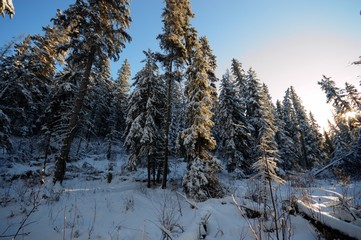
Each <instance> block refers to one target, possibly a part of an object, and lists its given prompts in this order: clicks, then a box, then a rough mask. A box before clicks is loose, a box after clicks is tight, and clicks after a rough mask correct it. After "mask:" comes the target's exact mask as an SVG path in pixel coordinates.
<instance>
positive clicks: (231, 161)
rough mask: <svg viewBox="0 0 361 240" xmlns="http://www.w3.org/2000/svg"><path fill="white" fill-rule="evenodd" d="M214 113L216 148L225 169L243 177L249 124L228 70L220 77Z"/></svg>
mask: <svg viewBox="0 0 361 240" xmlns="http://www.w3.org/2000/svg"><path fill="white" fill-rule="evenodd" d="M216 113H217V114H216V115H217V116H216V133H217V140H218V141H217V142H218V149H219V151H220V152H221V154H222V155H223V157H224V158H225V159H226V161H227V170H228V171H229V172H233V171H236V172H238V173H239V174H240V176H242V177H244V176H245V173H244V172H243V169H246V168H249V166H247V165H246V164H247V162H246V159H248V156H247V154H248V153H247V149H248V147H249V140H248V135H249V130H248V129H249V126H248V124H247V121H246V118H245V116H244V112H243V111H242V107H241V101H240V98H239V97H238V95H237V92H236V87H235V83H234V81H233V79H232V76H231V75H230V73H229V71H227V72H226V74H224V75H223V78H222V83H221V92H220V95H219V103H218V107H217V110H216Z"/></svg>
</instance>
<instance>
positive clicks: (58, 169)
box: [53, 46, 95, 184]
mask: <svg viewBox="0 0 361 240" xmlns="http://www.w3.org/2000/svg"><path fill="white" fill-rule="evenodd" d="M94 57H95V47H94V46H93V47H92V48H91V50H90V53H89V56H88V60H87V64H86V67H85V71H84V76H83V79H82V81H81V85H80V89H79V93H78V96H77V98H76V99H75V103H74V108H73V112H72V114H71V116H70V121H69V126H68V132H67V134H66V136H65V138H64V142H63V145H62V147H61V149H60V156H59V157H58V159H57V161H56V163H55V173H54V178H53V183H54V184H55V183H56V182H57V181H59V182H60V184H62V182H63V180H64V175H65V168H66V162H67V161H68V156H69V152H70V148H71V144H72V142H73V140H74V137H75V132H76V131H75V129H76V126H77V124H78V122H79V115H80V111H81V109H82V107H83V102H84V97H85V94H86V92H87V88H88V85H89V79H90V73H91V68H92V66H93V62H94Z"/></svg>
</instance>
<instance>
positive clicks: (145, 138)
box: [124, 50, 165, 187]
mask: <svg viewBox="0 0 361 240" xmlns="http://www.w3.org/2000/svg"><path fill="white" fill-rule="evenodd" d="M144 54H145V55H146V60H145V66H144V68H143V69H142V70H141V71H139V72H138V73H137V74H136V76H135V77H134V80H135V82H134V87H135V89H134V91H133V93H132V94H131V97H130V102H129V111H128V116H127V121H126V123H127V129H126V138H125V143H124V144H125V146H126V147H127V149H128V150H130V152H131V155H130V157H129V161H128V169H130V170H131V171H134V170H135V169H136V167H137V166H138V165H140V166H145V165H147V168H148V187H150V186H151V173H152V175H153V182H155V180H156V179H155V172H156V170H158V171H159V170H160V169H159V168H158V167H159V166H160V161H161V160H162V159H160V158H159V157H160V155H161V153H162V152H163V148H164V132H163V124H164V115H163V113H164V108H165V105H164V100H165V89H164V83H163V80H162V78H161V77H160V74H159V70H158V66H157V65H156V62H155V56H154V53H153V52H151V51H150V50H148V51H147V52H144Z"/></svg>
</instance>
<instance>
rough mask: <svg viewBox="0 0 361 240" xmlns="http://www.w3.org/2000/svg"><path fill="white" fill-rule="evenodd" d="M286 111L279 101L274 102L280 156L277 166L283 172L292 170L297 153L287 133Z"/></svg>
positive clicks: (276, 137)
mask: <svg viewBox="0 0 361 240" xmlns="http://www.w3.org/2000/svg"><path fill="white" fill-rule="evenodd" d="M287 112H288V110H287V109H284V107H283V105H282V103H281V101H279V100H277V102H276V114H275V122H276V125H277V127H278V130H277V132H276V136H275V139H276V142H277V144H278V154H279V156H280V160H279V165H280V167H282V169H283V170H284V171H286V170H292V169H294V166H295V165H296V162H297V160H298V157H297V152H296V151H295V146H296V145H295V142H294V139H293V138H292V136H291V135H290V133H289V132H288V128H287V124H286V119H285V117H287V116H288V115H286V114H285V113H287Z"/></svg>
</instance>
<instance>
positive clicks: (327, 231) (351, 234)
mask: <svg viewBox="0 0 361 240" xmlns="http://www.w3.org/2000/svg"><path fill="white" fill-rule="evenodd" d="M295 207H296V211H297V213H299V214H301V215H302V216H303V217H304V218H305V219H307V220H309V221H310V222H311V223H312V224H313V225H314V226H315V227H316V228H317V229H318V230H319V231H320V232H321V233H322V234H324V235H325V236H326V238H327V239H328V237H327V236H330V237H332V238H333V239H346V240H348V239H352V240H353V239H361V227H359V226H357V225H354V224H352V223H349V222H345V221H342V220H340V219H338V218H335V217H333V216H331V215H329V214H327V213H325V212H322V211H318V210H315V209H313V208H312V207H310V206H308V205H307V204H305V203H304V202H302V201H301V200H296V201H295Z"/></svg>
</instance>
